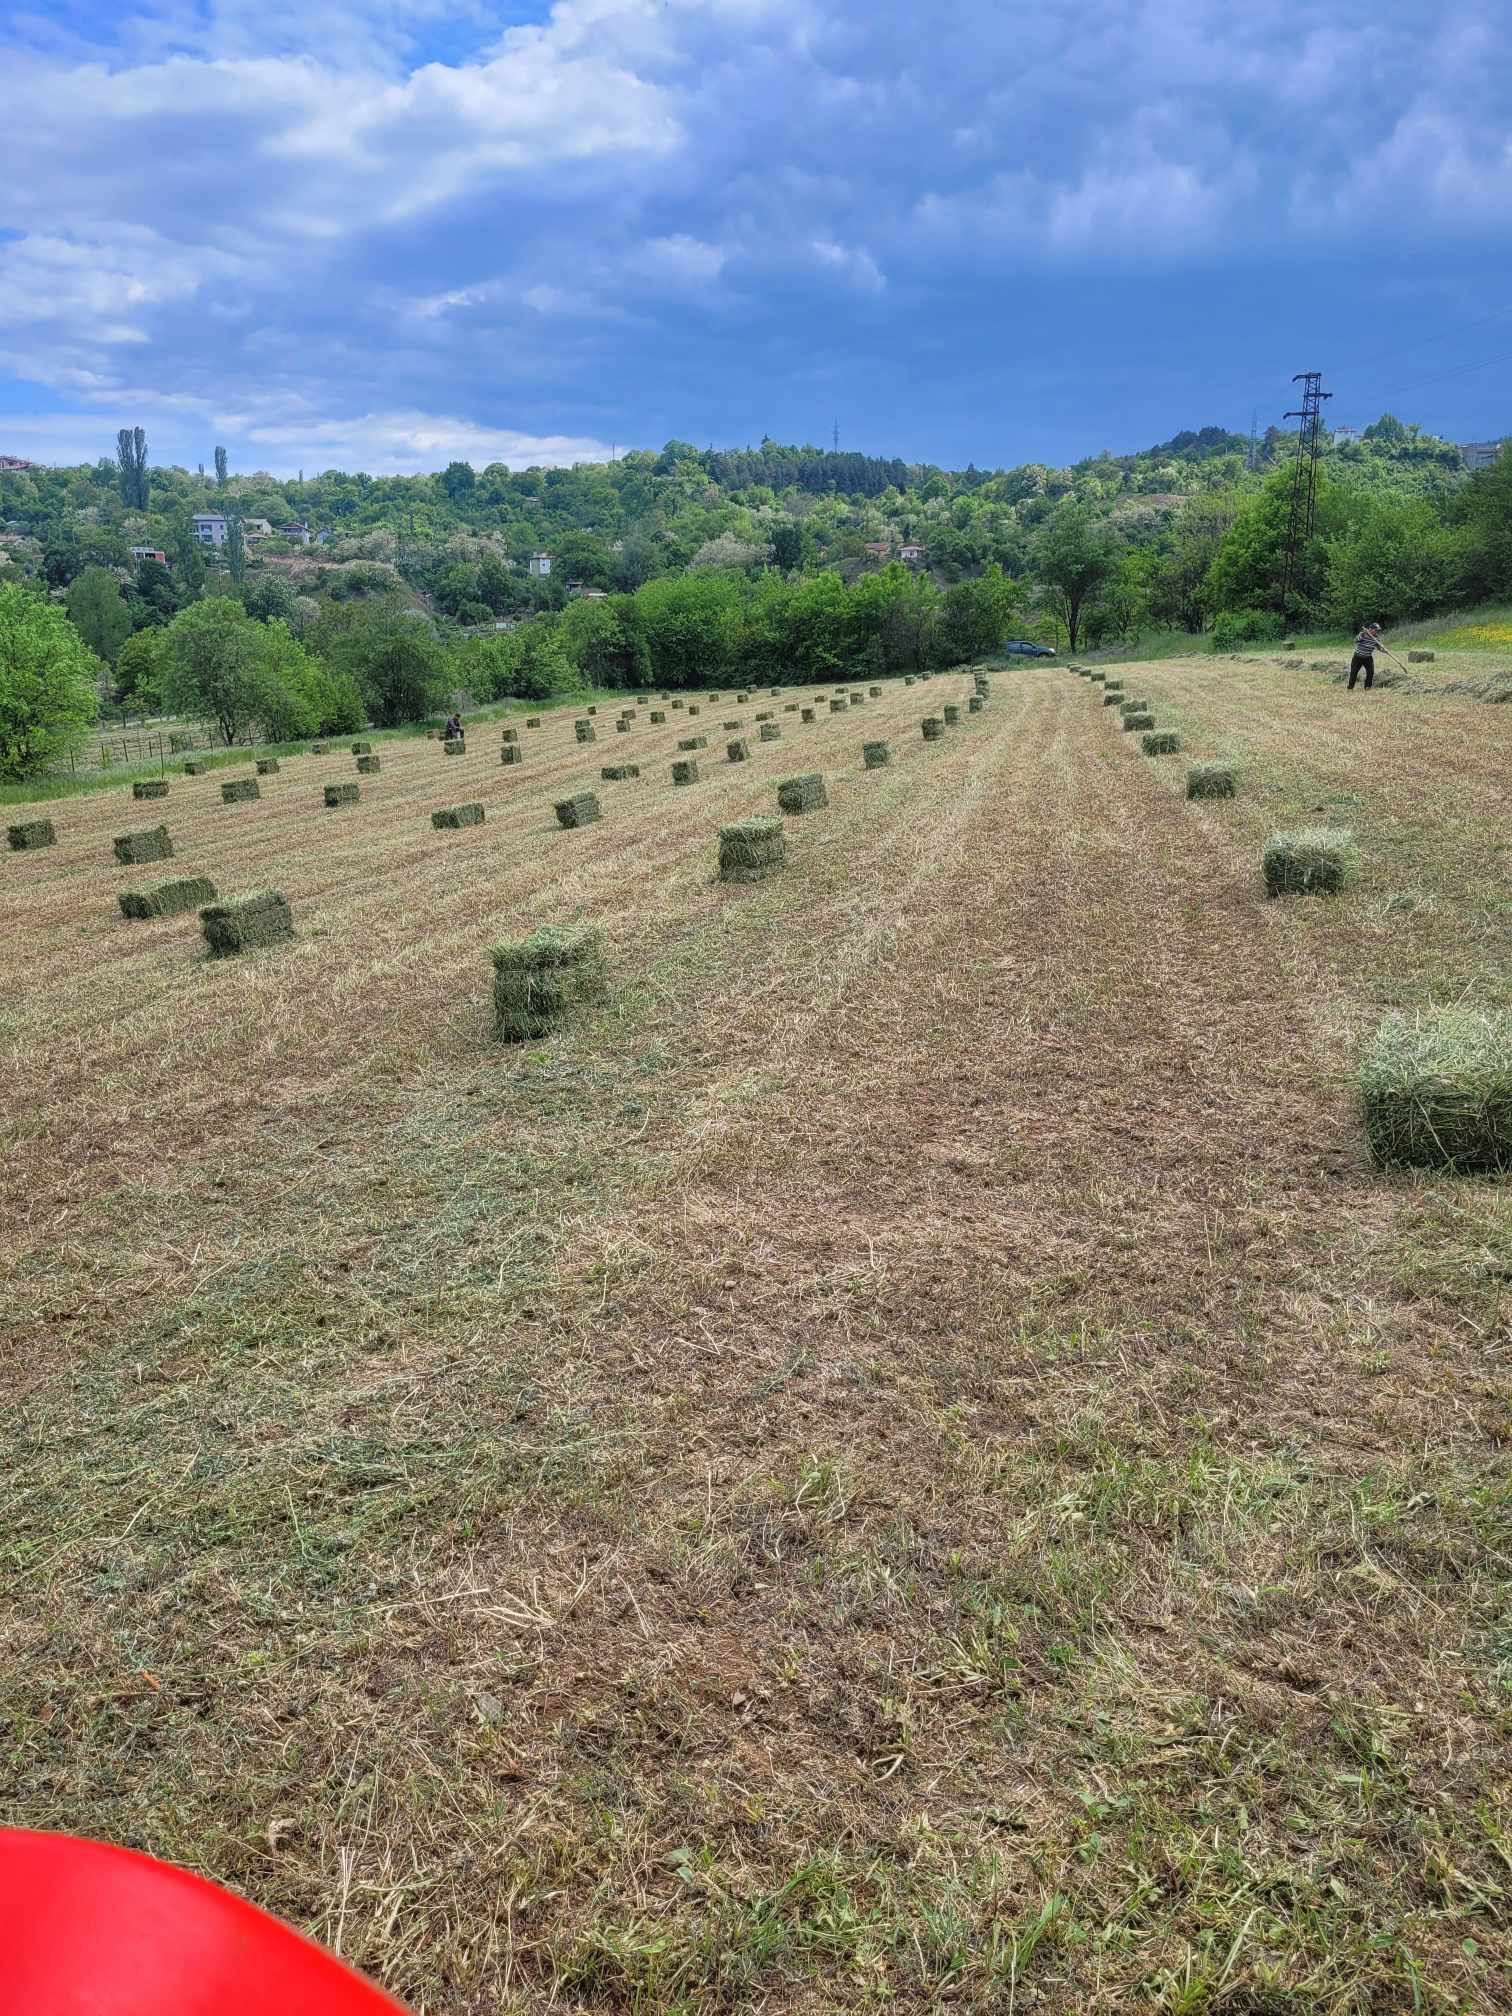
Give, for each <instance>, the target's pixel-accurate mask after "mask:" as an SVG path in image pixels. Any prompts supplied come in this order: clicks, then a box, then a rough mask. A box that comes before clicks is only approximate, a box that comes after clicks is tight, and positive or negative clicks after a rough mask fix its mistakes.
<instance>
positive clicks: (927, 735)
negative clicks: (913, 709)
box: [919, 714, 945, 742]
mask: <svg viewBox="0 0 1512 2016" xmlns="http://www.w3.org/2000/svg"><path fill="white" fill-rule="evenodd" d="M919 732H920V733H921V734H922V735H923V737H924V740H925V741H926V742H938V741H939V740H940V738H941V736H942V735H943V734H944V733H945V723H944V722H943V721H942V720H941V719H940V717H939V715H938V714H926V715H925V716H924V719H923V720H922V721H921V722H920V723H919Z"/></svg>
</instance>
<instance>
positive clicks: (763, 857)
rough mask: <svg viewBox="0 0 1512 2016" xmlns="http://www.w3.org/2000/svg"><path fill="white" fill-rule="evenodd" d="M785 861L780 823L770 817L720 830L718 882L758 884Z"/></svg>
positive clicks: (784, 842)
mask: <svg viewBox="0 0 1512 2016" xmlns="http://www.w3.org/2000/svg"><path fill="white" fill-rule="evenodd" d="M786 860H787V841H786V840H785V838H784V837H783V824H782V821H781V820H780V819H777V818H772V817H764V818H756V819H742V820H740V821H739V822H738V823H737V824H735V825H733V826H721V827H720V829H719V879H720V881H721V882H760V881H762V880H763V879H764V878H765V877H766V876H768V875H774V874H775V873H776V872H777V870H778V869H779V868H780V867H782V865H783V863H784V862H785V861H786Z"/></svg>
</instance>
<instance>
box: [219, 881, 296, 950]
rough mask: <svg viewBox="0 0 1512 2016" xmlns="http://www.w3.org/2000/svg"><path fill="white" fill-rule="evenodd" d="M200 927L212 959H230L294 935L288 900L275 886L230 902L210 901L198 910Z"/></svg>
mask: <svg viewBox="0 0 1512 2016" xmlns="http://www.w3.org/2000/svg"><path fill="white" fill-rule="evenodd" d="M200 927H201V929H202V930H203V931H204V934H205V943H206V945H207V946H208V947H209V951H210V957H211V958H212V959H229V958H232V957H233V956H234V955H235V954H236V953H238V952H253V951H256V950H258V949H259V948H260V947H262V946H264V945H276V944H278V943H279V942H280V941H281V940H283V939H286V938H292V937H293V936H294V918H293V915H292V914H291V912H290V910H289V904H288V899H287V898H286V897H285V896H283V895H282V894H281V893H280V892H279V891H278V890H277V889H261V890H259V891H258V892H257V894H256V895H253V896H240V897H238V898H237V899H236V900H235V901H234V902H231V903H212V904H211V905H210V906H209V907H208V908H207V909H204V910H201V912H200Z"/></svg>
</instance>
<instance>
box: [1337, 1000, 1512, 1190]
mask: <svg viewBox="0 0 1512 2016" xmlns="http://www.w3.org/2000/svg"><path fill="white" fill-rule="evenodd" d="M1358 1083H1359V1095H1360V1107H1361V1111H1362V1113H1363V1116H1364V1121H1365V1138H1366V1140H1367V1142H1368V1143H1369V1145H1370V1152H1371V1154H1372V1155H1373V1156H1374V1157H1375V1160H1376V1161H1377V1162H1378V1163H1379V1164H1381V1166H1382V1167H1384V1168H1393V1167H1403V1166H1405V1167H1414V1168H1422V1169H1452V1170H1457V1171H1461V1172H1471V1171H1477V1170H1479V1171H1502V1170H1508V1169H1512V1014H1509V1013H1508V1012H1507V1011H1506V1010H1505V1009H1502V1010H1496V1011H1488V1010H1483V1009H1476V1008H1435V1009H1428V1010H1426V1011H1424V1012H1423V1013H1421V1014H1418V1015H1414V1016H1411V1017H1408V1016H1405V1015H1388V1016H1387V1017H1386V1018H1385V1020H1384V1021H1383V1022H1382V1023H1381V1024H1380V1026H1379V1028H1378V1029H1377V1030H1376V1032H1375V1035H1374V1036H1373V1037H1372V1038H1371V1040H1370V1043H1369V1045H1368V1046H1367V1048H1366V1051H1365V1054H1364V1056H1363V1058H1362V1059H1361V1061H1360V1069H1359V1080H1358Z"/></svg>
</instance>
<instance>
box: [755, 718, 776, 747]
mask: <svg viewBox="0 0 1512 2016" xmlns="http://www.w3.org/2000/svg"><path fill="white" fill-rule="evenodd" d="M757 733H758V734H759V736H760V737H761V740H762V741H763V742H780V741H781V740H782V730H781V729H780V728H779V727H778V726H777V723H776V722H775V721H763V722H762V724H761V726H760V728H759V729H758V730H757Z"/></svg>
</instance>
